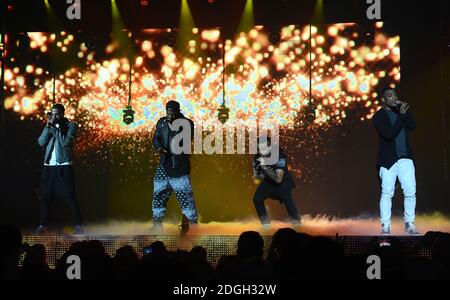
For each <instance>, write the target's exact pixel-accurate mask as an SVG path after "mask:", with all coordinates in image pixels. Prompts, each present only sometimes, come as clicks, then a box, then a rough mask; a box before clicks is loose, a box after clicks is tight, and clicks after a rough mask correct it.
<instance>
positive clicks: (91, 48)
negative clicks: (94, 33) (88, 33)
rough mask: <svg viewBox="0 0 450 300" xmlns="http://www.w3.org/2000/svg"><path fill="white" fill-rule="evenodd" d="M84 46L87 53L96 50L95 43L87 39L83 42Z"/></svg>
mask: <svg viewBox="0 0 450 300" xmlns="http://www.w3.org/2000/svg"><path fill="white" fill-rule="evenodd" d="M84 46H85V47H86V48H87V49H88V50H89V51H94V50H95V48H96V43H95V41H94V40H93V39H91V38H88V39H86V40H85V41H84Z"/></svg>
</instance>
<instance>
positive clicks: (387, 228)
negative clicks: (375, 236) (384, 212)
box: [381, 224, 391, 235]
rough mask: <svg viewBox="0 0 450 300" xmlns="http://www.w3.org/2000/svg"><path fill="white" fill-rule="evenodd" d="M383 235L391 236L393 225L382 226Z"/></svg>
mask: <svg viewBox="0 0 450 300" xmlns="http://www.w3.org/2000/svg"><path fill="white" fill-rule="evenodd" d="M381 234H382V235H389V234H391V225H388V224H381Z"/></svg>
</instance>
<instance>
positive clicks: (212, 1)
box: [208, 0, 216, 4]
mask: <svg viewBox="0 0 450 300" xmlns="http://www.w3.org/2000/svg"><path fill="white" fill-rule="evenodd" d="M208 2H209V3H211V4H213V3H215V2H216V0H208Z"/></svg>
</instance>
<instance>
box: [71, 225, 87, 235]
mask: <svg viewBox="0 0 450 300" xmlns="http://www.w3.org/2000/svg"><path fill="white" fill-rule="evenodd" d="M83 233H84V231H83V228H82V227H81V225H77V226H75V229H74V230H73V234H83Z"/></svg>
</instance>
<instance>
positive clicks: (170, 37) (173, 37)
mask: <svg viewBox="0 0 450 300" xmlns="http://www.w3.org/2000/svg"><path fill="white" fill-rule="evenodd" d="M166 44H167V46H169V47H171V48H174V47H175V46H176V45H177V31H176V30H175V29H171V30H170V31H169V32H167V35H166Z"/></svg>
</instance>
